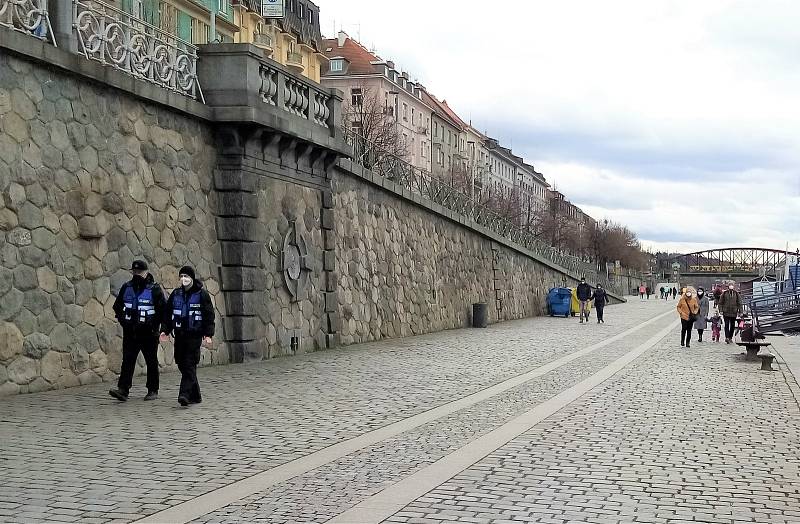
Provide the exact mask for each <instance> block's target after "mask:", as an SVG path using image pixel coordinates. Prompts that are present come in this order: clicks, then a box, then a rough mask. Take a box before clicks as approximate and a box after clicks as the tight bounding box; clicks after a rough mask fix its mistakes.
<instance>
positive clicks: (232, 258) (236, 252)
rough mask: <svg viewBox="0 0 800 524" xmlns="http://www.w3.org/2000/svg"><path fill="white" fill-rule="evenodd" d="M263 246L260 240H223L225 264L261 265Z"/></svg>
mask: <svg viewBox="0 0 800 524" xmlns="http://www.w3.org/2000/svg"><path fill="white" fill-rule="evenodd" d="M261 247H262V244H261V243H258V242H221V243H220V248H221V251H222V265H223V266H251V267H257V266H260V265H261Z"/></svg>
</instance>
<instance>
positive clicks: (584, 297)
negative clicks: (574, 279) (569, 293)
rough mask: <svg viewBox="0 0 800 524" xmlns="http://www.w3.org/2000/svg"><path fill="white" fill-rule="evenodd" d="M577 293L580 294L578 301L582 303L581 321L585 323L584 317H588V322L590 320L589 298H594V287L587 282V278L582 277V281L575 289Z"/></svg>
mask: <svg viewBox="0 0 800 524" xmlns="http://www.w3.org/2000/svg"><path fill="white" fill-rule="evenodd" d="M575 294H576V295H577V296H578V301H579V302H580V304H581V309H580V313H581V322H580V323H581V324H583V321H584V319H586V322H589V300H591V298H592V288H591V286H590V285H589V284H587V283H586V279H585V278H582V279H581V283H580V284H578V287H577V288H576V289H575Z"/></svg>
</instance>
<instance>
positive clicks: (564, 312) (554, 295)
mask: <svg viewBox="0 0 800 524" xmlns="http://www.w3.org/2000/svg"><path fill="white" fill-rule="evenodd" d="M571 302H572V290H571V289H569V288H567V287H554V288H552V289H550V291H549V292H548V293H547V312H548V313H549V314H550V316H551V317H554V316H559V317H562V316H563V317H568V316H569V313H570V306H571Z"/></svg>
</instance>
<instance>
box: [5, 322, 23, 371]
mask: <svg viewBox="0 0 800 524" xmlns="http://www.w3.org/2000/svg"><path fill="white" fill-rule="evenodd" d="M23 343H24V338H23V336H22V332H20V330H19V328H17V326H16V325H15V324H12V323H10V322H0V361H4V362H5V361H8V360H11V359H12V358H14V357H15V356H17V355H19V354H20V353H22V346H23Z"/></svg>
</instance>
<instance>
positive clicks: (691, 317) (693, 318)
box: [686, 300, 699, 322]
mask: <svg viewBox="0 0 800 524" xmlns="http://www.w3.org/2000/svg"><path fill="white" fill-rule="evenodd" d="M686 307H687V308H689V322H695V321H696V320H697V313H692V305H691V304H690V303H689V301H688V300H687V301H686ZM698 313H699V309H698Z"/></svg>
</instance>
